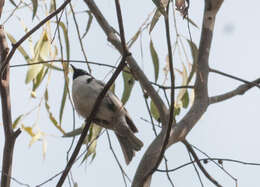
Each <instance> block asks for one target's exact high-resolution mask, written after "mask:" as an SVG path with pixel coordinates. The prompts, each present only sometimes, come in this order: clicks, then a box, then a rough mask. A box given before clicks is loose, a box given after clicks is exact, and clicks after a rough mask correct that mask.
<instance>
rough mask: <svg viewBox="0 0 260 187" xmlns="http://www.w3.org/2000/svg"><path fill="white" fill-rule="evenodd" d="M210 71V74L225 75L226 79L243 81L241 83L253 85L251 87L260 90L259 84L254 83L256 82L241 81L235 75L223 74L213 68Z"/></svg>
mask: <svg viewBox="0 0 260 187" xmlns="http://www.w3.org/2000/svg"><path fill="white" fill-rule="evenodd" d="M209 71H210V72H213V73H217V74H219V75H223V76H225V77H229V78H231V79H234V80H237V81H241V82H243V83H246V84H249V85H251V86H256V87H258V88H260V86H259V85H258V84H256V83H254V82H250V81H247V80H244V79H241V78H239V77H236V76H234V75H230V74H227V73H224V72H221V71H219V70H216V69H212V68H210V69H209Z"/></svg>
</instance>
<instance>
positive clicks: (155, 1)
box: [152, 0, 166, 15]
mask: <svg viewBox="0 0 260 187" xmlns="http://www.w3.org/2000/svg"><path fill="white" fill-rule="evenodd" d="M152 1H153V3H154V4H155V5H156V6H157V8H158V10H159V11H160V12H161V13H162V14H163V15H165V14H166V13H165V9H164V6H163V4H162V2H161V0H152Z"/></svg>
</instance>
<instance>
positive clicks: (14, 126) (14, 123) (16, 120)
mask: <svg viewBox="0 0 260 187" xmlns="http://www.w3.org/2000/svg"><path fill="white" fill-rule="evenodd" d="M23 116H24V115H23V114H21V115H20V116H18V117H17V118H16V119H15V120H14V122H13V124H12V127H13V129H15V128H16V127H17V125H18V124H19V123H20V121H21V120H22V118H23Z"/></svg>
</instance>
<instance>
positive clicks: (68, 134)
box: [62, 127, 83, 138]
mask: <svg viewBox="0 0 260 187" xmlns="http://www.w3.org/2000/svg"><path fill="white" fill-rule="evenodd" d="M82 130H83V129H82V127H80V128H77V129H75V130H73V131H70V132H66V133H64V134H63V136H62V137H64V138H69V137H75V136H78V135H80V134H81V133H82Z"/></svg>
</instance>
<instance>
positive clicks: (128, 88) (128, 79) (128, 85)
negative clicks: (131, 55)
mask: <svg viewBox="0 0 260 187" xmlns="http://www.w3.org/2000/svg"><path fill="white" fill-rule="evenodd" d="M125 71H126V72H125ZM128 72H130V70H129V68H128V67H125V68H124V72H123V79H124V91H123V95H122V98H121V101H122V103H123V104H125V103H126V102H127V101H128V99H129V97H130V95H131V92H132V89H133V86H134V83H135V79H134V77H133V75H132V74H131V73H128Z"/></svg>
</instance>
